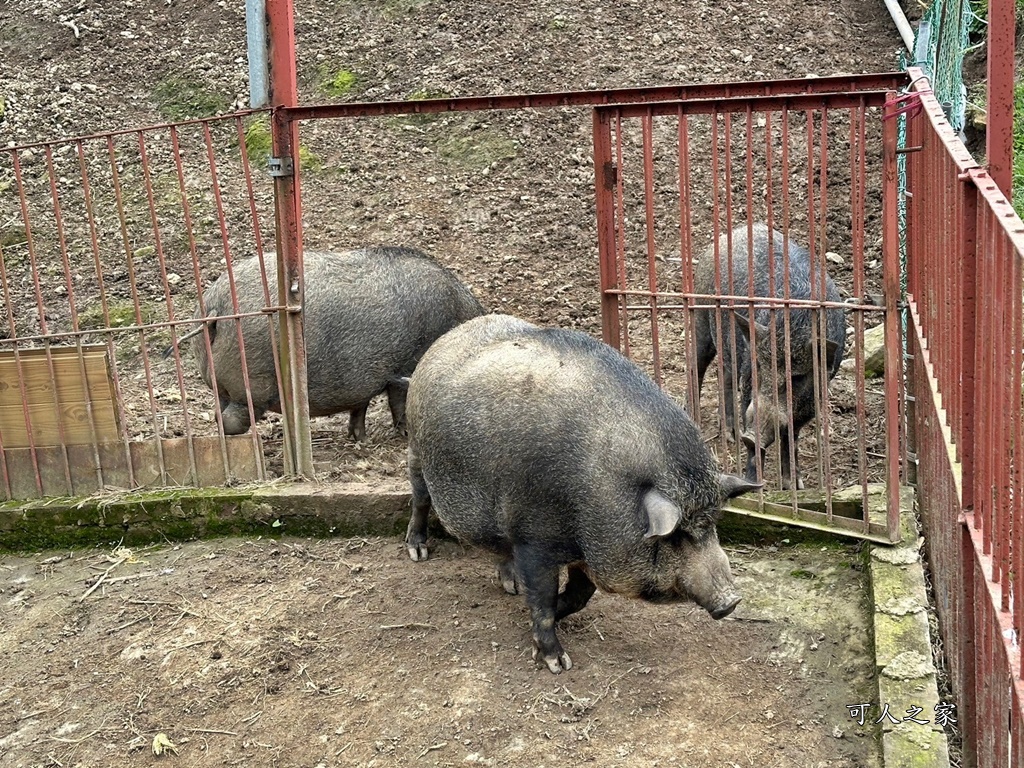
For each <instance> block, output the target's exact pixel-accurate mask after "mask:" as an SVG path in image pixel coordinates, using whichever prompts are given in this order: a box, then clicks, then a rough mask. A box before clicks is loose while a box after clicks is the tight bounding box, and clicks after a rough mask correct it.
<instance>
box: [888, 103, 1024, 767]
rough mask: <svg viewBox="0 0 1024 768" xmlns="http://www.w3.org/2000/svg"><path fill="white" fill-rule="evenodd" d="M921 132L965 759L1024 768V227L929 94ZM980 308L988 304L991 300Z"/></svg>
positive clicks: (945, 606) (931, 488)
mask: <svg viewBox="0 0 1024 768" xmlns="http://www.w3.org/2000/svg"><path fill="white" fill-rule="evenodd" d="M915 90H916V91H917V93H918V95H919V98H920V99H921V104H922V107H923V109H922V110H921V112H920V114H918V115H916V116H915V117H913V118H912V119H911V120H910V122H909V129H910V130H909V132H908V136H909V139H910V145H911V146H910V147H908V150H912V151H913V154H911V155H910V157H909V158H908V164H907V167H908V188H909V193H910V196H909V205H908V220H909V227H910V232H909V233H908V234H909V237H908V273H909V289H910V290H909V296H908V299H909V301H910V305H911V334H910V335H911V339H910V340H911V354H912V356H913V371H914V375H913V383H914V396H915V408H914V418H915V421H916V424H915V430H914V434H915V440H916V441H917V442H916V445H915V448H916V453H917V456H918V460H919V472H918V481H919V482H918V497H919V501H920V506H921V512H922V519H923V521H924V527H925V534H926V538H925V540H926V543H927V547H928V557H929V560H930V562H931V564H932V572H933V584H934V588H935V595H936V603H937V607H938V610H939V618H940V626H941V629H942V632H943V636H944V639H945V645H946V648H947V649H948V657H949V659H950V662H951V672H952V678H953V687H954V690H955V692H956V694H957V696H958V703H959V707H960V711H959V715H960V717H959V719H960V724H961V726H962V729H963V734H964V749H965V754H966V755H967V756H969V758H970V759H971V760H972V763H973V764H975V765H977V766H979V768H990V767H991V768H996V767H997V766H998V768H1005V766H1008V765H1014V766H1016V765H1021V764H1024V744H1022V742H1021V737H1020V734H1021V730H1022V727H1024V726H1022V723H1024V707H1022V701H1024V696H1022V691H1024V679H1022V674H1024V672H1022V666H1021V644H1020V642H1021V629H1022V626H1024V590H1021V589H1020V583H1021V578H1022V577H1024V553H1022V549H1024V547H1022V542H1024V500H1022V497H1021V480H1022V474H1024V472H1022V470H1024V466H1022V465H1024V444H1022V440H1024V424H1022V376H1021V374H1022V371H1021V367H1022V364H1024V352H1022V349H1024V315H1022V313H1024V308H1022V302H1021V292H1022V287H1024V223H1022V222H1021V220H1020V219H1019V218H1018V217H1017V216H1016V214H1014V212H1013V210H1012V208H1011V206H1010V204H1009V203H1008V202H1007V200H1006V198H1005V197H1004V196H1003V195H1002V193H1001V192H1000V190H999V188H998V186H997V184H996V183H995V181H994V180H993V179H992V178H991V177H990V176H989V175H988V174H987V173H985V171H983V170H982V169H980V168H979V167H977V165H976V164H975V163H974V161H973V159H971V157H970V156H969V155H968V154H967V152H966V149H964V148H963V145H962V144H960V142H959V141H958V140H957V139H956V137H955V135H954V134H953V132H952V130H951V129H950V127H949V125H948V123H946V121H945V118H944V116H943V114H942V110H941V107H939V105H938V104H937V102H936V101H935V99H934V98H933V96H932V95H931V93H930V91H928V90H927V84H926V83H917V84H916V86H915ZM977 297H984V298H983V300H980V301H979V300H978V299H977Z"/></svg>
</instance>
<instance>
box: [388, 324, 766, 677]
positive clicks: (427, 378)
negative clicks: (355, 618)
mask: <svg viewBox="0 0 1024 768" xmlns="http://www.w3.org/2000/svg"><path fill="white" fill-rule="evenodd" d="M408 420H409V477H410V480H411V483H412V493H413V512H412V518H411V519H410V521H409V528H408V533H407V535H406V546H407V549H408V552H409V556H410V557H411V558H412V559H413V560H423V559H426V557H427V554H428V550H427V543H426V542H427V515H428V512H429V510H430V508H431V506H433V509H434V511H435V512H436V513H437V516H438V518H439V519H440V521H441V523H442V524H443V525H444V527H445V528H446V529H447V530H448V531H449V532H450V533H451V534H453V535H454V536H456V537H457V538H458V539H460V540H462V541H464V542H467V543H470V544H475V545H477V546H480V547H483V548H485V549H488V550H491V551H493V552H495V553H496V554H497V555H498V556H499V558H500V565H499V576H500V579H501V581H502V584H503V585H504V587H505V589H506V591H508V592H510V593H513V594H514V593H516V592H517V591H519V590H520V589H522V590H523V591H525V593H526V601H527V604H528V605H529V608H530V612H531V614H532V619H533V644H534V654H533V655H534V658H535V659H536V658H537V657H538V656H539V657H540V658H541V659H543V661H544V663H545V664H547V666H548V669H550V670H551V671H552V672H554V673H556V674H557V673H559V672H561V671H562V670H563V669H569V668H570V667H571V666H572V662H571V661H570V659H569V655H568V654H567V653H566V652H565V650H564V649H563V648H562V645H561V643H560V642H559V641H558V637H557V636H556V634H555V622H556V621H558V620H559V619H561V618H562V617H564V616H567V615H569V614H571V613H574V612H576V611H578V610H580V609H581V608H583V606H584V605H586V603H587V601H588V600H589V599H590V597H591V596H592V595H593V593H594V590H595V588H596V587H600V588H601V589H602V590H604V591H606V592H613V593H618V594H621V595H626V596H628V597H638V598H641V599H644V600H649V601H652V602H668V601H686V600H692V601H695V602H697V603H699V604H700V605H701V606H703V607H704V608H705V609H706V610H707V611H708V612H709V613H710V614H711V615H712V616H713V617H714V618H722V617H723V616H726V615H727V614H729V613H730V612H731V611H732V610H733V608H735V607H736V604H737V603H738V602H739V600H740V598H739V596H738V595H737V594H736V590H735V589H734V585H733V579H732V574H731V572H730V570H729V560H728V558H727V557H726V555H725V552H723V551H722V548H721V546H720V545H719V543H718V532H717V528H716V521H717V519H718V516H719V514H720V508H721V504H722V502H723V500H724V499H725V498H727V497H731V496H736V495H738V494H740V493H744V492H746V491H748V490H751V489H754V488H757V487H759V486H758V485H755V484H751V483H747V482H745V481H744V480H743V479H741V478H738V477H733V476H729V475H721V474H719V473H718V470H717V468H716V466H715V462H714V460H713V458H712V456H711V454H710V452H709V451H708V449H707V448H706V446H705V445H704V441H703V439H702V438H701V435H700V433H699V431H698V430H697V427H696V426H695V425H694V423H693V422H692V421H691V419H690V417H689V416H688V415H687V414H686V412H685V411H684V410H683V409H682V408H680V407H679V406H678V405H676V404H675V403H674V402H673V401H672V400H671V399H670V398H669V397H668V395H666V394H665V393H664V392H662V391H661V390H660V389H659V388H658V387H657V386H656V385H655V384H654V382H652V381H651V380H650V379H649V378H648V377H647V376H646V375H645V374H644V373H643V372H641V371H640V370H639V369H638V368H637V367H636V366H635V365H633V364H632V363H631V362H629V361H628V360H626V359H625V358H624V357H623V356H622V355H620V354H619V353H618V352H616V351H614V350H613V349H611V348H610V347H608V346H606V345H605V344H602V343H601V342H599V341H596V340H594V339H592V338H591V337H589V336H587V335H586V334H583V333H579V332H576V331H565V330H560V329H554V328H551V329H542V328H538V327H537V326H534V325H531V324H530V323H527V322H525V321H523V320H519V319H517V318H514V317H509V316H507V315H486V316H484V317H479V318H476V319H475V320H471V321H469V322H467V323H465V324H464V325H461V326H459V327H458V328H456V329H454V330H452V331H449V332H448V333H447V334H445V335H444V336H442V337H441V338H440V339H438V340H437V341H436V342H435V343H434V346H432V347H431V348H430V350H429V351H428V352H427V354H426V355H424V357H423V360H422V361H421V362H420V364H419V367H418V368H417V369H416V372H415V373H414V374H413V376H412V379H411V382H410V383H409V399H408ZM560 566H568V583H567V584H566V586H565V590H564V591H563V592H562V593H561V594H559V592H558V579H559V568H560Z"/></svg>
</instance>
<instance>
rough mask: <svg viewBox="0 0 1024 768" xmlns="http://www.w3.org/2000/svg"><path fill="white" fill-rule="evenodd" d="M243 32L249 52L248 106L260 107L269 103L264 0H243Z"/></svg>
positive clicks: (251, 107)
mask: <svg viewBox="0 0 1024 768" xmlns="http://www.w3.org/2000/svg"><path fill="white" fill-rule="evenodd" d="M245 33H246V44H247V49H248V52H249V108H250V109H261V108H262V107H265V106H267V105H268V104H269V103H270V83H269V80H268V77H267V75H268V69H269V65H268V62H267V47H268V46H267V9H266V7H265V4H264V0H245Z"/></svg>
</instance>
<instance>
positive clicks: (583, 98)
mask: <svg viewBox="0 0 1024 768" xmlns="http://www.w3.org/2000/svg"><path fill="white" fill-rule="evenodd" d="M906 82H907V76H906V74H904V73H903V72H884V73H879V74H866V75H832V76H829V77H818V78H791V79H788V80H770V81H768V80H751V81H747V82H736V83H706V84H692V85H665V86H650V87H645V88H610V89H606V90H594V91H561V92H553V93H533V94H515V95H508V96H463V97H457V98H451V99H414V100H410V101H377V102H350V103H346V104H317V105H313V106H302V107H292V108H289V109H287V110H286V111H287V112H288V114H289V116H290V117H291V119H293V120H313V119H317V118H334V117H368V116H375V115H404V114H418V113H424V114H425V113H431V112H466V111H469V112H472V111H476V110H483V109H527V108H547V107H587V106H599V105H608V104H637V105H638V107H640V109H643V108H644V106H645V105H647V104H648V103H653V102H676V101H697V100H708V99H741V98H743V99H745V98H750V97H754V96H771V95H778V94H823V95H824V94H845V93H854V92H855V93H859V92H861V91H887V90H892V89H894V88H898V87H900V86H901V85H903V84H905V83H906Z"/></svg>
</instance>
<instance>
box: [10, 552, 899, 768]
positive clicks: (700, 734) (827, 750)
mask: <svg viewBox="0 0 1024 768" xmlns="http://www.w3.org/2000/svg"><path fill="white" fill-rule="evenodd" d="M728 551H729V555H730V558H731V560H732V562H733V567H734V571H735V573H736V578H737V584H738V587H739V590H740V592H741V594H742V595H743V598H744V600H743V602H742V603H741V604H740V606H739V607H738V608H737V610H736V612H735V613H734V614H733V616H730V617H728V618H726V619H725V620H722V621H719V622H714V621H712V620H711V619H710V618H709V617H708V616H707V615H706V614H705V613H704V612H703V611H702V610H701V609H699V608H697V607H695V606H654V605H648V604H643V603H640V602H639V601H632V600H628V599H626V598H619V597H614V596H608V595H604V594H600V593H599V594H597V595H596V596H595V597H594V598H593V600H592V601H591V603H590V605H589V606H588V607H587V608H585V609H584V610H583V611H581V612H580V613H578V614H576V615H574V616H572V617H570V618H568V619H567V620H565V621H564V622H562V624H561V626H560V636H561V638H562V641H563V644H564V645H565V646H566V649H567V650H568V652H569V653H570V655H571V656H572V659H573V663H574V666H573V668H572V669H571V670H569V671H568V672H566V673H563V674H562V675H560V676H558V677H555V676H553V675H551V674H550V673H549V672H548V671H547V669H546V668H542V667H538V666H536V665H535V664H534V662H533V661H532V660H531V658H530V648H531V641H530V635H529V619H528V613H527V609H526V606H525V604H524V602H523V600H522V598H519V597H510V596H508V595H506V594H505V593H504V592H503V591H502V590H501V587H500V585H499V584H498V582H497V579H496V574H495V569H494V565H493V563H492V561H491V560H490V558H489V557H487V556H485V555H483V554H481V553H479V552H477V551H473V550H462V548H460V547H459V546H458V545H457V544H455V543H453V542H450V541H441V542H439V543H438V545H437V546H436V547H435V549H434V550H433V552H432V555H431V559H430V560H428V561H427V562H425V563H413V562H411V561H410V560H409V559H408V557H407V556H406V554H405V551H404V547H403V545H402V543H401V542H400V541H398V540H395V539H355V540H333V541H312V540H300V539H281V540H277V541H274V540H270V539H259V540H239V539H222V540H211V541H203V542H195V543H188V544H182V545H174V546H171V545H165V546H160V547H154V548H148V549H142V550H139V551H136V552H134V553H133V555H134V558H133V560H128V561H125V560H123V559H122V560H121V562H120V563H119V564H117V565H114V567H111V566H112V565H113V563H114V562H115V560H116V559H117V557H115V553H116V551H115V552H112V551H110V550H105V551H104V550H99V549H96V550H89V551H81V552H75V553H69V552H56V553H52V552H49V553H40V554H37V555H33V556H31V557H14V556H8V557H4V558H2V559H0V601H2V603H3V610H2V611H0V657H2V658H3V659H4V665H3V672H2V674H0V755H3V758H2V760H0V762H2V763H3V765H4V766H11V768H29V766H32V767H33V768H35V767H36V766H47V767H48V768H49V767H51V766H64V767H65V768H73V767H75V766H77V767H79V768H92V767H98V766H104V768H117V767H118V766H138V765H156V764H166V765H181V766H207V765H209V766H214V765H217V766H234V765H239V766H241V765H246V766H248V765H253V766H282V767H285V766H296V767H299V766H302V767H304V768H314V767H315V766H342V765H352V766H356V765H358V766H371V765H377V766H388V765H438V766H459V765H467V764H468V765H473V764H482V765H496V766H523V767H524V768H525V767H527V766H529V768H538V767H539V766H562V765H584V764H585V765H594V766H659V765H660V766H670V765H678V766H689V767H691V768H698V766H714V767H715V768H720V767H721V768H739V767H742V768H746V767H747V766H756V767H757V768H786V767H792V768H826V766H828V767H829V768H875V767H876V766H880V765H881V762H880V755H879V749H878V742H877V740H876V737H875V734H874V732H873V729H872V728H873V727H872V726H871V725H870V724H867V725H865V726H863V727H859V726H858V725H857V723H856V721H854V720H851V718H850V715H849V712H848V710H847V708H846V705H847V704H856V703H858V702H871V701H874V699H875V698H876V696H877V694H873V693H872V691H873V690H874V682H873V671H874V670H873V656H872V655H871V653H870V646H871V629H870V620H869V618H868V617H869V613H868V606H867V605H866V604H865V599H866V598H865V589H864V586H865V585H864V574H863V573H862V571H861V562H862V561H861V558H860V556H859V555H858V554H857V552H856V550H855V549H853V548H850V547H838V546H832V547H828V548H821V547H820V546H817V545H814V546H810V545H800V546H787V545H780V546H771V547H766V548H751V547H741V548H730V549H729V550H728ZM120 554H121V555H123V553H120ZM108 570H109V573H108V574H107V576H106V578H105V580H104V582H103V583H101V584H100V585H99V586H98V587H97V588H96V589H95V590H93V591H91V594H88V596H86V593H87V592H88V591H89V588H90V586H91V585H93V584H95V583H96V580H97V578H98V577H99V576H100V575H101V574H103V573H105V572H107V571H108ZM83 598H84V599H83ZM158 734H164V735H165V736H166V738H168V739H169V740H170V741H171V742H172V743H173V745H174V746H176V747H177V754H176V755H174V754H167V755H165V756H163V757H156V756H154V754H153V750H152V745H153V741H154V739H155V738H156V737H157V735H158Z"/></svg>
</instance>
